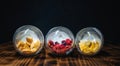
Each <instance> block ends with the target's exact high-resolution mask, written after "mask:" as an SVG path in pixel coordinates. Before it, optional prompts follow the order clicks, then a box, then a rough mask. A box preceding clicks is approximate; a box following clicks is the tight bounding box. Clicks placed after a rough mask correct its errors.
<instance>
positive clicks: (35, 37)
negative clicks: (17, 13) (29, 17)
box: [13, 25, 44, 55]
mask: <svg viewBox="0 0 120 66" xmlns="http://www.w3.org/2000/svg"><path fill="white" fill-rule="evenodd" d="M13 43H14V46H15V49H16V50H17V51H18V52H19V53H20V54H22V55H34V54H37V53H39V52H40V51H41V50H42V48H43V46H44V36H43V34H42V32H41V31H40V30H39V29H38V28H37V27H35V26H32V25H24V26H22V27H20V28H18V29H17V30H16V32H15V33H14V36H13Z"/></svg>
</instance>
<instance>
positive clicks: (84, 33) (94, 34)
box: [75, 27, 103, 55]
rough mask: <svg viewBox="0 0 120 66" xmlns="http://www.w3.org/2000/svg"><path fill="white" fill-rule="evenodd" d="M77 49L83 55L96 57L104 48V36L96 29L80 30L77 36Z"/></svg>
mask: <svg viewBox="0 0 120 66" xmlns="http://www.w3.org/2000/svg"><path fill="white" fill-rule="evenodd" d="M75 43H76V47H77V49H78V51H79V52H80V53H81V54H83V55H95V54H97V53H98V52H99V51H100V49H101V48H102V46H103V35H102V33H101V32H100V31H99V30H98V29H97V28H94V27H87V28H84V29H82V30H80V31H79V32H78V33H77V35H76V40H75Z"/></svg>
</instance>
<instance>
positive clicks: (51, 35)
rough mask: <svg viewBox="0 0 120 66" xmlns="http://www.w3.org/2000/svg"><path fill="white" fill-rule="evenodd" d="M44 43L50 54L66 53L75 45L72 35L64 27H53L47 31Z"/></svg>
mask: <svg viewBox="0 0 120 66" xmlns="http://www.w3.org/2000/svg"><path fill="white" fill-rule="evenodd" d="M45 45H46V48H47V49H48V51H50V52H51V53H52V54H55V55H68V54H69V53H70V52H71V51H72V50H73V48H74V47H75V46H74V36H73V34H72V32H71V31H70V30H69V29H68V28H66V27H62V26H58V27H54V28H52V29H51V30H50V31H49V32H48V33H47V35H46V44H45Z"/></svg>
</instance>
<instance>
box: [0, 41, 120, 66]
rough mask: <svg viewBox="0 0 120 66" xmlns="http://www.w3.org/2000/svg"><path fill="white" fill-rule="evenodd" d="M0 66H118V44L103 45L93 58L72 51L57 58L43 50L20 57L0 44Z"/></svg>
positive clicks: (119, 55) (119, 54) (13, 50)
mask: <svg viewBox="0 0 120 66" xmlns="http://www.w3.org/2000/svg"><path fill="white" fill-rule="evenodd" d="M0 66H120V44H104V47H103V48H102V50H101V51H100V52H99V53H98V54H97V55H95V56H84V55H81V54H80V53H78V51H77V50H76V49H74V51H73V52H72V53H71V54H69V55H68V56H61V57H57V56H53V55H52V54H50V52H48V51H47V50H45V49H43V50H42V51H41V53H39V54H37V55H34V56H22V55H20V54H19V53H17V52H16V51H15V49H14V47H13V44H12V43H11V42H8V43H3V44H0Z"/></svg>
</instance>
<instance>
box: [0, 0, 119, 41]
mask: <svg viewBox="0 0 120 66" xmlns="http://www.w3.org/2000/svg"><path fill="white" fill-rule="evenodd" d="M112 4H113V3H112V0H108V1H107V0H24V1H21V0H20V1H18V0H4V2H3V5H2V6H3V7H4V22H3V21H2V20H1V24H0V30H1V31H0V32H1V33H0V43H4V42H7V41H11V40H12V37H13V34H14V32H15V30H16V29H17V28H19V27H20V26H23V25H34V26H36V27H38V28H39V29H40V30H42V32H43V33H44V35H46V34H47V32H48V31H49V29H51V28H52V27H55V26H65V27H67V28H69V29H70V30H71V31H72V32H73V33H74V35H76V33H77V32H78V31H79V30H81V29H82V28H85V27H96V28H98V29H99V30H100V31H101V32H102V33H103V35H104V38H105V41H110V42H116V43H117V42H119V37H118V36H119V24H118V22H119V21H117V20H116V18H119V16H116V15H115V14H113V10H114V7H113V5H112ZM114 12H115V11H114Z"/></svg>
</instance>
